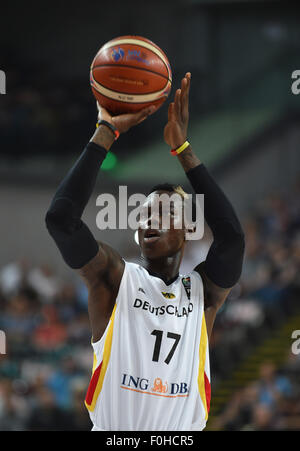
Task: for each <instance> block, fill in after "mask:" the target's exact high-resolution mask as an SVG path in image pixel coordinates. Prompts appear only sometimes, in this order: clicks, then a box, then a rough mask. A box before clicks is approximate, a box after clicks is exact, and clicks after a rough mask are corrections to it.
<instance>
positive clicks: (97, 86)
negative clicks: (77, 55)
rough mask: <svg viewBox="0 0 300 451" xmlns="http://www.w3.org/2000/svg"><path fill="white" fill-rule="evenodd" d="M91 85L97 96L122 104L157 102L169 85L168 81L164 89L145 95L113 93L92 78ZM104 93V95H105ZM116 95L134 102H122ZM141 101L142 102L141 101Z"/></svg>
mask: <svg viewBox="0 0 300 451" xmlns="http://www.w3.org/2000/svg"><path fill="white" fill-rule="evenodd" d="M92 81H93V83H92V87H93V88H94V89H95V90H96V91H97V92H99V94H101V95H103V96H105V97H107V98H108V99H111V100H116V101H118V102H123V103H147V102H151V101H153V100H159V99H160V98H162V97H163V96H162V94H163V93H164V91H165V90H166V88H167V86H168V84H169V83H170V81H169V80H168V81H167V83H166V84H165V86H164V88H163V89H161V90H159V91H155V93H147V94H132V93H124V92H123V91H122V92H121V93H120V92H118V91H114V90H112V89H109V88H106V87H105V86H103V85H101V84H100V83H99V82H98V81H96V80H95V79H94V77H93V80H92ZM105 92H106V94H105ZM118 95H128V96H130V97H132V98H133V99H134V102H130V100H128V99H127V100H122V99H120V98H118ZM141 99H143V100H141Z"/></svg>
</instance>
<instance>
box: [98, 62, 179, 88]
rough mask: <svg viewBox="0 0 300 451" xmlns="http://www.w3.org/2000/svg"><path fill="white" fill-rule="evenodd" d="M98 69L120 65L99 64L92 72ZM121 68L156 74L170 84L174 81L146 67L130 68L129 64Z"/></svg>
mask: <svg viewBox="0 0 300 451" xmlns="http://www.w3.org/2000/svg"><path fill="white" fill-rule="evenodd" d="M97 67H118V65H117V64H109V63H107V64H98V65H97V66H93V67H92V69H91V70H92V71H93V70H94V69H97ZM119 67H128V68H129V69H137V70H144V71H145V72H150V73H151V74H155V75H158V76H159V77H163V78H164V79H165V80H167V81H169V82H170V83H171V82H172V80H170V79H169V78H168V77H167V76H166V75H163V74H160V73H159V72H155V71H154V70H151V69H147V68H146V67H137V66H130V65H127V64H122V65H121V66H119ZM97 83H99V82H98V81H97Z"/></svg>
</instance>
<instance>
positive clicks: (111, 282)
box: [78, 242, 125, 290]
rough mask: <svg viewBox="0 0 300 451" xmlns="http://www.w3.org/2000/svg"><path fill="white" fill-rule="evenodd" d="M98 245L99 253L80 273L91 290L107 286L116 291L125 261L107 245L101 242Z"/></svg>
mask: <svg viewBox="0 0 300 451" xmlns="http://www.w3.org/2000/svg"><path fill="white" fill-rule="evenodd" d="M98 245H99V250H98V253H97V254H96V255H95V257H94V258H92V259H91V260H90V261H89V262H88V263H86V264H85V265H84V266H83V267H82V268H80V269H79V270H78V272H79V274H80V275H81V277H82V278H83V279H84V281H85V282H86V284H87V286H88V287H89V288H96V287H97V286H99V285H101V284H106V285H107V286H109V287H110V288H111V289H112V290H116V289H118V288H119V285H120V281H121V278H122V275H123V272H124V266H125V263H124V260H123V259H122V257H121V256H120V255H119V254H118V252H117V251H115V250H114V249H113V248H111V247H110V246H108V245H107V244H105V243H101V242H99V243H98Z"/></svg>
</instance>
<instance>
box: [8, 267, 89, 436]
mask: <svg viewBox="0 0 300 451" xmlns="http://www.w3.org/2000/svg"><path fill="white" fill-rule="evenodd" d="M0 287H1V296H0V311H1V315H0V329H1V330H3V331H5V334H6V354H3V355H0V430H34V431H37V430H90V428H91V424H90V420H89V417H88V413H87V410H86V408H85V406H84V402H83V401H84V397H85V393H86V390H87V386H88V383H89V378H90V374H91V368H92V361H93V356H92V348H91V346H90V342H91V332H90V327H89V320H88V316H87V291H86V289H85V287H84V285H83V284H81V283H80V281H77V280H75V281H74V282H68V283H66V282H64V281H63V280H61V279H60V278H59V277H58V276H57V275H56V274H55V273H53V271H52V270H51V269H50V268H49V267H47V266H46V265H45V266H38V267H34V266H32V265H30V264H29V263H28V262H27V261H24V260H20V261H16V262H13V263H11V264H9V265H7V266H5V267H3V268H1V271H0Z"/></svg>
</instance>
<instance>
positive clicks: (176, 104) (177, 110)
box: [174, 89, 181, 119]
mask: <svg viewBox="0 0 300 451" xmlns="http://www.w3.org/2000/svg"><path fill="white" fill-rule="evenodd" d="M174 113H175V115H176V117H177V119H181V89H177V91H176V92H175V98H174Z"/></svg>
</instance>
